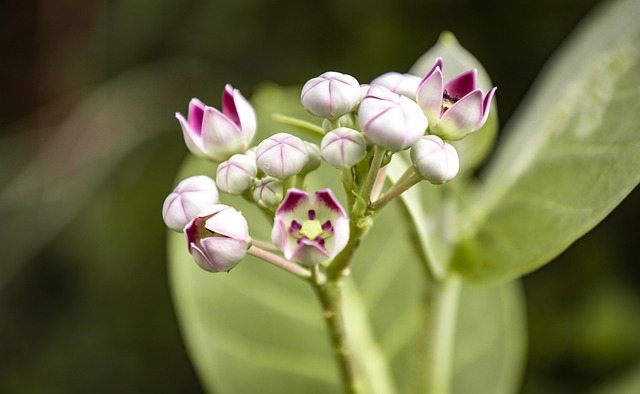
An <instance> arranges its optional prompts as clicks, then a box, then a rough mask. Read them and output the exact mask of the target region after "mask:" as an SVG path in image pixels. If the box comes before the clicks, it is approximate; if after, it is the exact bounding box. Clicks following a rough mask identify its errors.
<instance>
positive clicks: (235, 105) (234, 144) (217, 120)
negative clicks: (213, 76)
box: [176, 85, 257, 162]
mask: <svg viewBox="0 0 640 394" xmlns="http://www.w3.org/2000/svg"><path fill="white" fill-rule="evenodd" d="M176 118H177V119H178V122H180V126H181V127H182V133H183V136H184V141H185V144H186V145H187V148H189V150H190V151H191V152H192V153H193V154H195V155H197V156H200V157H207V158H209V159H211V160H213V161H218V162H219V161H223V160H226V159H228V158H229V157H230V156H231V155H233V154H235V153H243V152H244V151H245V150H247V148H248V147H249V145H250V144H251V141H252V140H253V137H254V135H255V133H256V123H257V122H256V112H255V110H254V109H253V107H252V106H251V104H250V103H249V102H248V101H247V99H245V98H244V96H243V95H242V94H241V93H240V91H239V90H238V89H234V88H233V87H232V86H231V85H226V86H225V88H224V92H223V93H222V111H219V110H218V109H216V108H213V107H209V106H207V105H205V104H204V103H203V102H202V101H200V100H198V99H196V98H194V99H192V100H191V102H190V103H189V114H188V115H187V118H186V119H185V117H184V116H183V115H182V114H180V113H176Z"/></svg>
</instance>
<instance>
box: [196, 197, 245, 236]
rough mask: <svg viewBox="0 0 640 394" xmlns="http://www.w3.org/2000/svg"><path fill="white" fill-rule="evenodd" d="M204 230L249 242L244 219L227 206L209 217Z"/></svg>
mask: <svg viewBox="0 0 640 394" xmlns="http://www.w3.org/2000/svg"><path fill="white" fill-rule="evenodd" d="M219 205H222V204H219ZM205 228H206V229H207V230H209V231H212V232H214V233H216V234H220V235H224V236H226V237H229V238H233V239H236V240H240V241H245V242H246V241H248V240H249V227H248V225H247V221H246V219H245V218H244V216H242V214H241V213H240V212H238V211H236V210H235V209H234V208H231V207H228V206H225V208H223V209H221V210H220V211H218V212H217V213H216V214H214V215H213V216H211V218H209V219H208V220H207V221H206V223H205Z"/></svg>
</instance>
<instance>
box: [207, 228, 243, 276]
mask: <svg viewBox="0 0 640 394" xmlns="http://www.w3.org/2000/svg"><path fill="white" fill-rule="evenodd" d="M201 245H202V252H204V253H202V254H203V255H204V257H206V262H207V263H208V264H209V266H210V267H211V269H209V270H208V271H212V272H223V271H229V270H230V269H231V268H233V267H235V266H236V265H237V264H238V263H239V262H240V260H242V259H243V258H244V256H245V255H246V254H247V242H245V241H241V240H236V239H231V238H221V237H209V238H205V239H203V240H202V242H201ZM194 257H195V256H194ZM196 262H197V260H196ZM198 265H200V264H198ZM200 266H201V267H202V265H200ZM203 268H204V267H203ZM205 269H206V268H205Z"/></svg>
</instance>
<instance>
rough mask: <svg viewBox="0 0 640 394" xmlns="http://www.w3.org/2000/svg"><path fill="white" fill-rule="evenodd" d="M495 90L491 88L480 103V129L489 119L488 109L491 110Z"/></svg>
mask: <svg viewBox="0 0 640 394" xmlns="http://www.w3.org/2000/svg"><path fill="white" fill-rule="evenodd" d="M496 89H497V88H495V87H494V88H492V89H491V90H489V93H487V95H486V96H485V97H484V101H483V102H482V121H481V122H480V127H482V125H484V123H485V122H486V121H487V118H488V117H489V109H490V108H491V99H492V98H493V94H494V93H495V92H496Z"/></svg>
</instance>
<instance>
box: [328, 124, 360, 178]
mask: <svg viewBox="0 0 640 394" xmlns="http://www.w3.org/2000/svg"><path fill="white" fill-rule="evenodd" d="M320 151H321V152H322V158H323V159H324V161H326V162H327V163H329V164H331V165H332V166H334V167H337V168H341V169H344V170H346V169H348V168H351V166H353V165H354V164H356V163H358V162H359V161H360V160H362V159H363V158H364V157H365V155H366V154H367V142H366V141H365V140H364V137H363V136H362V134H360V133H359V132H358V131H356V130H354V129H349V128H347V127H339V128H337V129H335V130H333V131H330V132H328V133H327V134H325V136H324V137H323V138H322V143H321V144H320Z"/></svg>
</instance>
